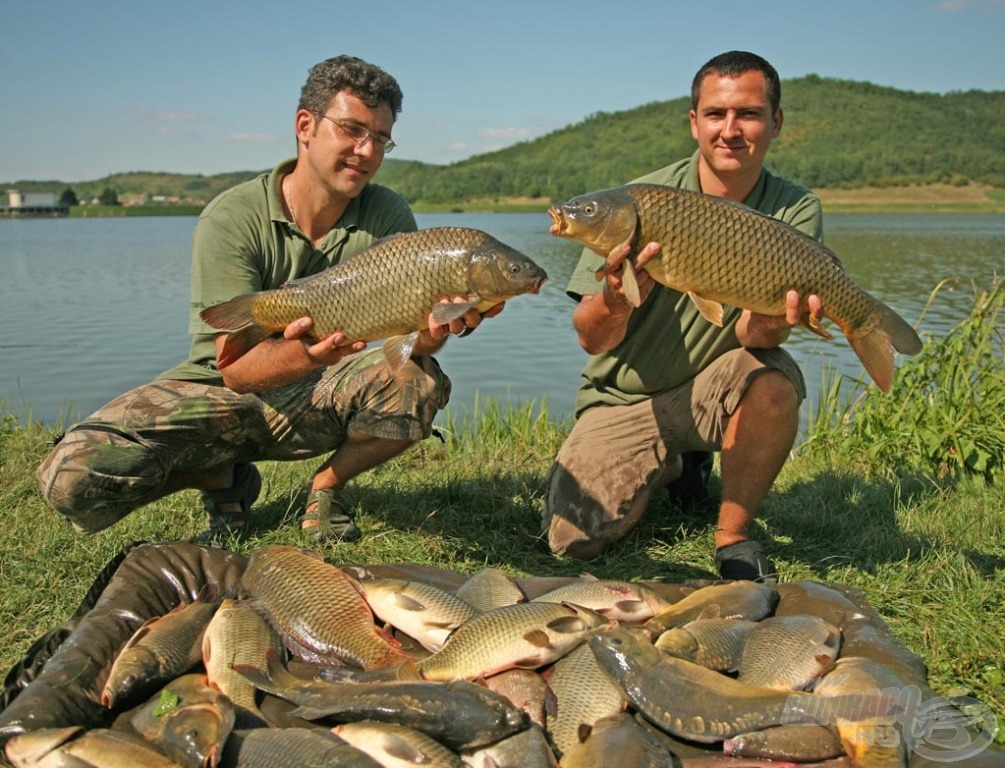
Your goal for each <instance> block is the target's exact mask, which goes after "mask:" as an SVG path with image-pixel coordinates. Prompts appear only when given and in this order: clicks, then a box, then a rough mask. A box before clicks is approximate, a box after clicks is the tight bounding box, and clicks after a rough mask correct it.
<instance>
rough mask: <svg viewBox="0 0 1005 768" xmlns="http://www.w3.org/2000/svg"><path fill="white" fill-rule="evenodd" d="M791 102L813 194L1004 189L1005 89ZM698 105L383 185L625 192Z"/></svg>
mask: <svg viewBox="0 0 1005 768" xmlns="http://www.w3.org/2000/svg"><path fill="white" fill-rule="evenodd" d="M782 93H783V98H782V105H783V107H784V109H785V125H784V128H783V131H782V135H781V137H780V138H779V139H778V141H777V142H776V143H775V145H774V146H773V147H772V150H771V152H770V154H769V155H768V163H769V165H770V166H771V167H772V168H773V169H774V170H776V171H778V172H780V173H782V174H785V175H786V176H789V177H790V178H792V179H794V180H796V181H798V182H800V183H802V184H804V185H806V186H808V187H811V188H814V189H825V188H832V189H834V188H838V189H840V188H846V189H847V188H860V187H867V186H871V187H891V186H903V185H909V184H934V183H941V184H952V185H964V184H967V183H971V182H974V183H980V184H986V185H991V186H994V187H999V188H1005V123H1003V121H1002V120H1001V116H1002V115H1005V91H967V92H954V93H948V94H945V95H942V94H935V93H917V92H913V91H901V90H897V89H895V88H887V87H882V86H877V85H873V84H871V83H866V82H854V81H847V80H835V79H829V78H822V77H818V76H816V75H809V76H807V77H803V78H798V79H794V80H786V81H784V82H783V88H782ZM689 108H690V100H689V98H687V97H681V98H678V99H673V100H670V101H660V102H653V103H651V104H645V105H643V106H640V107H637V108H635V109H631V110H625V111H622V112H614V113H604V112H599V113H596V114H594V115H592V116H590V117H589V118H587V119H586V120H584V121H582V122H580V123H576V124H574V125H570V126H568V127H566V128H562V129H561V130H558V131H554V132H553V133H550V134H548V135H546V136H542V137H541V138H538V139H535V140H533V141H526V142H522V143H520V144H516V145H514V146H511V147H507V148H506V149H503V150H500V151H498V152H491V153H487V154H483V155H476V156H474V157H471V158H468V159H467V160H462V161H460V162H457V163H453V164H450V165H431V164H427V163H420V162H415V161H408V160H395V159H388V160H387V161H386V162H385V163H384V166H383V168H382V169H381V171H380V173H379V174H378V177H377V180H378V181H379V182H380V183H382V184H385V185H387V186H389V187H392V188H393V189H396V190H397V191H399V192H400V193H401V194H403V195H404V196H405V197H406V198H407V199H408V200H409V201H410V202H412V203H413V204H420V205H421V204H449V203H462V202H464V201H468V200H474V199H481V200H485V199H490V200H491V199H496V198H517V197H530V198H542V197H544V198H550V199H553V200H554V199H563V198H566V197H569V196H571V195H574V194H578V193H581V192H585V191H588V190H591V189H598V188H602V187H607V186H613V185H617V184H621V183H624V182H625V181H627V180H629V179H631V178H634V177H635V176H638V175H641V174H643V173H645V172H647V171H649V170H653V169H655V168H658V167H660V166H663V165H666V164H667V163H670V162H672V161H674V160H677V159H679V158H681V157H684V156H686V155H688V154H690V153H691V152H692V151H693V149H694V141H693V140H692V139H691V132H690V129H689V127H688V109H689ZM280 159H281V158H278V157H277V158H276V160H277V161H278V160H280ZM260 172H261V170H259V171H243V172H233V173H226V174H218V175H214V176H202V175H185V174H170V173H151V172H132V173H119V174H115V175H112V176H107V177H105V178H102V179H97V180H94V181H88V182H78V183H74V184H73V185H69V184H67V183H65V182H60V181H53V180H49V181H24V180H20V181H14V182H6V183H4V186H5V187H12V186H16V187H19V188H22V189H25V190H31V189H39V188H44V189H48V190H60V191H61V190H63V189H65V188H66V187H67V186H72V187H73V189H74V191H75V192H76V194H77V196H78V197H79V198H80V199H81V200H87V199H91V198H94V197H97V196H99V195H100V194H101V192H102V191H103V190H105V189H106V188H109V187H110V188H112V189H114V190H115V191H116V192H117V193H118V194H119V195H120V197H121V198H123V199H125V198H130V199H134V200H137V199H138V200H145V201H151V200H153V199H154V198H157V199H160V198H170V199H178V200H188V201H190V202H199V201H202V202H205V201H208V200H210V199H212V197H213V196H214V195H216V194H217V193H219V192H221V191H222V190H224V189H226V188H227V187H230V186H232V185H233V184H235V183H237V182H238V181H242V180H244V179H247V178H250V177H251V176H253V175H255V174H256V173H260Z"/></svg>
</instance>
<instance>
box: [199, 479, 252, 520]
mask: <svg viewBox="0 0 1005 768" xmlns="http://www.w3.org/2000/svg"><path fill="white" fill-rule="evenodd" d="M261 491H262V476H261V474H260V473H259V472H258V468H257V467H256V466H255V465H254V464H235V465H234V484H233V485H232V486H231V487H230V488H220V489H219V490H215V491H203V492H202V494H201V496H202V505H203V507H204V508H205V510H206V513H207V514H208V515H209V527H210V528H211V529H214V530H217V529H220V528H231V529H236V528H243V527H245V526H246V525H247V524H248V523H249V522H250V520H251V505H252V504H254V503H255V502H256V501H257V500H258V495H259V494H260V493H261ZM221 504H240V505H241V511H240V512H236V511H228V512H224V511H223V510H221V509H220V505H221Z"/></svg>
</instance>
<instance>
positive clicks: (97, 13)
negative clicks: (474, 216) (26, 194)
mask: <svg viewBox="0 0 1005 768" xmlns="http://www.w3.org/2000/svg"><path fill="white" fill-rule="evenodd" d="M4 6H5V8H4V13H3V16H4V24H3V26H4V45H3V51H4V57H3V60H4V68H5V75H4V77H3V78H2V79H0V182H4V181H6V182H12V181H16V180H19V179H59V180H63V181H70V182H72V181H82V180H91V179H96V178H100V177H102V176H105V175H107V174H109V173H116V172H124V171H168V172H175V173H204V174H214V173H221V172H225V171H238V170H253V169H265V168H271V167H272V166H273V165H275V163H276V162H278V161H279V160H281V159H283V158H285V157H287V156H291V155H292V154H293V150H294V145H293V138H292V136H293V115H294V112H295V110H296V103H297V98H298V96H299V91H300V87H301V85H302V84H303V81H304V79H305V77H306V75H307V70H308V69H309V68H310V67H311V66H312V65H313V64H315V63H316V62H318V61H320V60H322V59H324V58H327V57H329V56H333V55H336V54H339V53H350V54H353V55H356V56H360V57H362V58H364V59H367V60H368V61H371V62H373V63H375V64H378V65H380V66H381V67H383V68H384V69H386V70H387V71H388V72H390V73H391V74H392V75H394V76H395V77H396V78H397V79H398V81H399V83H400V84H401V86H402V89H403V91H404V93H405V102H404V111H403V113H402V115H401V117H400V119H399V120H398V124H397V125H396V126H395V130H394V138H395V141H396V142H397V143H398V145H399V148H398V149H396V150H395V154H394V155H393V156H394V157H398V158H403V159H410V160H422V161H425V162H431V163H450V162H454V161H457V160H461V159H464V158H465V157H469V156H470V155H473V154H478V153H481V152H486V151H490V150H493V149H498V148H500V147H504V146H507V145H510V144H513V143H515V142H517V141H521V140H525V139H531V138H535V137H537V136H541V135H543V134H545V133H548V132H549V131H553V130H556V129H558V128H561V127H564V126H566V125H569V124H572V123H576V122H579V121H581V120H583V119H584V118H585V117H587V116H589V115H590V114H592V113H594V112H597V111H618V110H623V109H630V108H632V107H636V106H639V105H641V104H645V103H648V102H652V101H662V100H665V99H671V98H676V97H678V96H683V95H685V94H686V93H687V92H688V90H689V87H690V81H691V77H692V76H693V74H694V71H695V70H696V69H697V68H698V67H699V66H700V65H701V64H702V63H704V62H705V61H706V60H707V59H709V58H710V57H711V56H713V55H715V54H717V53H720V52H722V51H725V50H729V49H732V48H743V49H747V50H752V51H755V52H757V53H760V54H761V55H763V56H765V57H766V58H768V59H769V60H770V61H771V62H772V63H773V64H774V65H775V67H776V68H777V69H778V70H779V72H780V73H781V75H782V78H783V79H784V78H791V77H798V76H801V75H806V74H810V73H815V74H818V75H821V76H823V77H836V78H842V79H848V80H861V81H869V82H873V83H876V84H879V85H887V86H893V87H896V88H902V89H906V90H912V91H932V92H938V93H944V92H946V91H954V90H968V89H971V88H974V89H980V90H1003V89H1005V52H1003V51H1005V48H1003V43H1002V41H1003V40H1005V0H871V1H870V2H863V1H862V0H845V1H844V2H815V1H813V0H798V1H796V0H791V1H790V0H782V1H781V2H770V0H769V1H768V2H761V3H751V2H749V0H746V1H745V2H734V0H719V1H718V2H714V3H710V2H697V1H696V0H694V1H692V0H652V1H651V2H650V1H648V0H606V1H604V2H600V1H599V0H577V2H567V1H566V2H561V1H556V0H552V1H551V2H544V1H542V0H537V1H534V2H531V1H530V0H507V1H505V2H491V3H482V2H478V1H477V0H474V1H469V2H456V1H454V0H447V1H445V2H436V0H427V1H426V2H420V0H413V1H412V2H406V1H404V0H383V1H382V0H356V2H352V3H347V2H344V1H343V0H327V2H315V0H297V1H296V2H291V3H276V2H272V3H267V4H259V3H251V2H247V0H241V1H240V2H238V1H234V0H219V1H217V2H209V1H206V2H195V1H194V0H175V2H170V3H167V2H158V3H147V2H117V1H113V0H75V1H74V2H67V1H66V0H50V2H44V3H31V4H29V3H23V2H20V3H15V2H10V3H4ZM783 106H784V95H783ZM793 119H794V118H793V116H791V115H790V116H789V120H790V121H792V120H793ZM671 159H674V158H668V161H669V160H671Z"/></svg>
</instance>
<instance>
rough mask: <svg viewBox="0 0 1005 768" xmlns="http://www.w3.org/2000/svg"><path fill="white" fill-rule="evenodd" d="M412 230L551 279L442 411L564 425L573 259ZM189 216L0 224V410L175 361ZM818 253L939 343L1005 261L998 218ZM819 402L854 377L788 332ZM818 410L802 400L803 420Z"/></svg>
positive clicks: (41, 404) (469, 349)
mask: <svg viewBox="0 0 1005 768" xmlns="http://www.w3.org/2000/svg"><path fill="white" fill-rule="evenodd" d="M418 219H419V225H420V226H421V227H433V226H448V225H451V226H466V227H475V228H478V229H483V230H485V231H486V232H488V233H490V234H492V235H494V236H495V237H497V238H499V239H500V240H502V241H504V242H506V243H508V244H510V245H512V246H513V247H515V248H517V249H519V250H521V251H523V252H524V253H526V254H527V255H528V256H530V257H531V258H533V259H534V260H535V261H537V262H538V263H539V264H540V265H541V266H542V267H543V268H544V269H545V270H546V271H547V272H548V275H549V280H548V282H547V283H545V285H544V287H543V289H542V291H541V293H540V294H539V295H537V296H520V297H517V298H516V299H513V300H512V301H510V302H509V303H508V304H507V307H506V310H505V312H503V313H502V314H501V315H499V316H498V317H497V318H494V319H492V320H490V321H488V322H486V323H484V324H483V325H482V326H481V327H480V328H479V329H478V330H477V331H476V332H475V333H474V334H472V335H471V336H469V337H467V338H464V339H452V340H451V341H450V342H449V343H448V344H447V346H446V348H445V349H444V351H443V352H442V353H441V354H440V356H439V357H440V361H441V363H442V364H443V366H444V368H445V369H446V370H447V372H448V373H449V374H450V376H451V378H452V379H453V382H454V395H453V398H452V402H451V408H452V409H453V410H454V411H462V410H470V409H472V408H473V407H474V405H475V402H476V401H483V400H484V399H485V398H487V397H497V398H502V399H506V400H511V401H514V402H528V401H531V400H534V401H538V402H540V401H541V400H542V399H543V400H544V401H546V403H547V407H548V410H549V412H550V413H551V414H552V415H554V416H557V417H563V416H567V415H570V414H571V413H572V409H573V403H574V401H575V390H576V388H577V386H578V383H579V372H580V369H581V368H582V365H583V362H584V361H585V359H586V355H585V353H584V352H583V351H582V350H581V349H580V348H579V345H578V343H577V341H576V336H575V333H574V332H573V330H572V325H571V314H572V309H573V303H572V300H571V299H569V298H568V297H567V296H566V295H565V285H566V282H567V280H568V278H569V275H570V274H571V272H572V269H573V267H574V266H575V263H576V261H577V259H578V256H579V248H578V247H577V246H576V245H574V244H573V243H570V242H568V241H565V240H560V239H558V238H556V237H553V236H551V235H550V234H549V233H548V226H549V223H550V220H549V218H548V216H547V214H546V213H545V212H544V211H542V212H541V213H539V214H436V215H433V214H420V215H419V216H418ZM194 226H195V219H194V218H193V217H177V218H176V217H158V218H128V219H127V218H117V219H57V220H0V268H2V269H3V273H4V280H2V281H0V307H2V312H3V320H4V326H5V330H6V334H5V335H4V337H3V339H0V400H6V401H7V403H8V404H9V405H11V406H14V407H15V410H17V411H18V412H19V413H23V412H24V411H25V410H26V409H29V408H30V409H31V412H32V415H33V417H34V418H38V419H41V420H43V421H46V422H49V423H52V422H55V421H56V420H57V418H59V416H60V413H61V412H64V411H65V410H66V409H67V408H68V407H71V406H72V410H73V413H74V414H76V415H84V414H86V413H89V412H90V411H92V410H94V409H95V408H97V407H98V406H100V405H102V404H104V403H105V402H107V401H108V400H110V399H111V398H112V397H114V396H116V395H118V394H119V393H121V392H123V391H125V390H126V389H128V388H130V387H132V386H135V385H137V384H140V383H142V382H144V381H148V380H150V379H151V378H153V377H154V376H156V375H157V374H158V373H160V372H161V371H163V370H165V369H167V368H169V367H170V366H172V365H173V364H174V363H175V362H177V361H178V360H180V359H182V358H183V357H184V356H185V354H186V352H187V350H188V337H187V335H186V333H187V331H186V325H187V308H188V301H189V298H188V280H189V242H190V238H191V234H192V230H193V228H194ZM825 231H826V236H827V242H828V244H829V245H830V246H831V247H832V248H833V249H834V250H835V251H836V252H837V253H838V255H839V256H840V257H841V259H842V261H843V263H844V265H845V268H846V269H847V271H848V272H849V274H850V275H851V276H852V277H853V278H854V279H855V280H856V282H858V283H859V284H860V285H861V286H862V287H863V288H865V289H866V290H868V291H869V292H870V293H872V294H873V295H875V296H876V297H877V298H880V299H882V300H883V301H884V302H886V303H887V304H889V305H890V306H891V307H893V308H894V309H895V310H896V311H897V312H899V313H900V314H901V315H902V316H903V317H904V318H905V319H907V320H908V321H909V322H911V323H914V322H915V321H917V320H918V318H919V316H920V315H921V314H922V312H923V311H924V309H925V305H926V303H927V302H928V299H929V294H930V293H931V291H932V289H933V288H934V287H935V286H936V284H938V283H939V282H940V281H941V280H942V279H943V278H952V279H953V280H954V281H955V286H954V287H949V288H947V289H945V290H943V291H941V292H940V293H939V295H938V296H937V297H936V299H935V300H934V301H933V303H932V305H931V307H930V308H929V309H928V311H927V312H926V313H925V315H924V317H923V319H922V320H921V323H920V326H919V328H920V332H921V335H922V338H926V337H929V338H931V337H940V336H942V335H943V334H945V333H946V332H947V331H948V330H949V329H950V328H951V327H953V326H954V325H955V324H956V323H958V322H959V321H960V320H961V319H962V318H963V317H965V316H966V315H967V313H968V312H969V310H970V308H971V307H972V306H973V296H974V293H973V289H972V287H971V285H972V284H976V285H977V286H979V287H987V286H988V285H990V283H991V281H992V280H993V279H994V275H995V273H996V271H997V273H998V274H999V275H1000V274H1001V272H1002V268H1003V265H1005V259H1003V258H1002V254H1003V253H1005V216H1002V215H955V214H952V215H950V214H944V215H890V216H886V215H840V216H828V217H827V218H826V221H825ZM788 347H789V349H790V350H791V351H792V353H793V355H794V356H795V357H796V358H797V360H799V361H800V364H801V365H802V367H803V370H804V372H805V374H806V379H807V384H808V387H809V393H810V397H811V400H814V399H816V397H817V395H818V393H819V388H820V376H821V372H822V370H824V369H825V368H828V367H829V368H832V369H834V370H836V371H839V372H841V373H843V374H844V375H846V376H850V377H851V378H852V379H855V378H858V377H859V376H860V375H862V367H861V364H860V363H859V362H858V359H857V358H856V357H855V355H854V353H853V352H852V351H851V348H850V347H849V346H848V343H847V341H846V340H845V339H844V338H843V337H841V336H840V334H839V338H837V339H835V340H834V341H833V342H826V341H824V340H822V339H819V338H818V337H816V336H814V335H813V334H811V333H809V332H807V331H804V330H802V329H797V330H796V331H795V332H794V333H793V335H792V338H791V340H790V342H789V343H788ZM811 407H812V403H808V404H807V406H806V407H805V408H804V410H806V412H808V409H809V408H811Z"/></svg>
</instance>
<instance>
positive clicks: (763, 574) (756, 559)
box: [715, 539, 778, 584]
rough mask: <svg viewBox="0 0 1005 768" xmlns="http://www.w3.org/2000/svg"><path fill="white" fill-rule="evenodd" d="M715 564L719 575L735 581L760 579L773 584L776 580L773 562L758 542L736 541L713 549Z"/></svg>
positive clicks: (776, 575)
mask: <svg viewBox="0 0 1005 768" xmlns="http://www.w3.org/2000/svg"><path fill="white" fill-rule="evenodd" d="M715 564H716V566H717V567H718V569H719V575H720V576H722V578H724V579H734V580H736V581H760V582H762V583H764V584H774V583H776V582H777V581H778V574H777V573H776V572H775V564H774V563H772V562H771V561H770V560H769V559H768V556H767V555H766V554H764V548H763V547H762V546H761V544H760V542H757V541H750V540H749V539H748V540H746V541H738V542H736V543H735V544H729V545H728V546H725V547H719V548H718V549H717V550H715Z"/></svg>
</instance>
